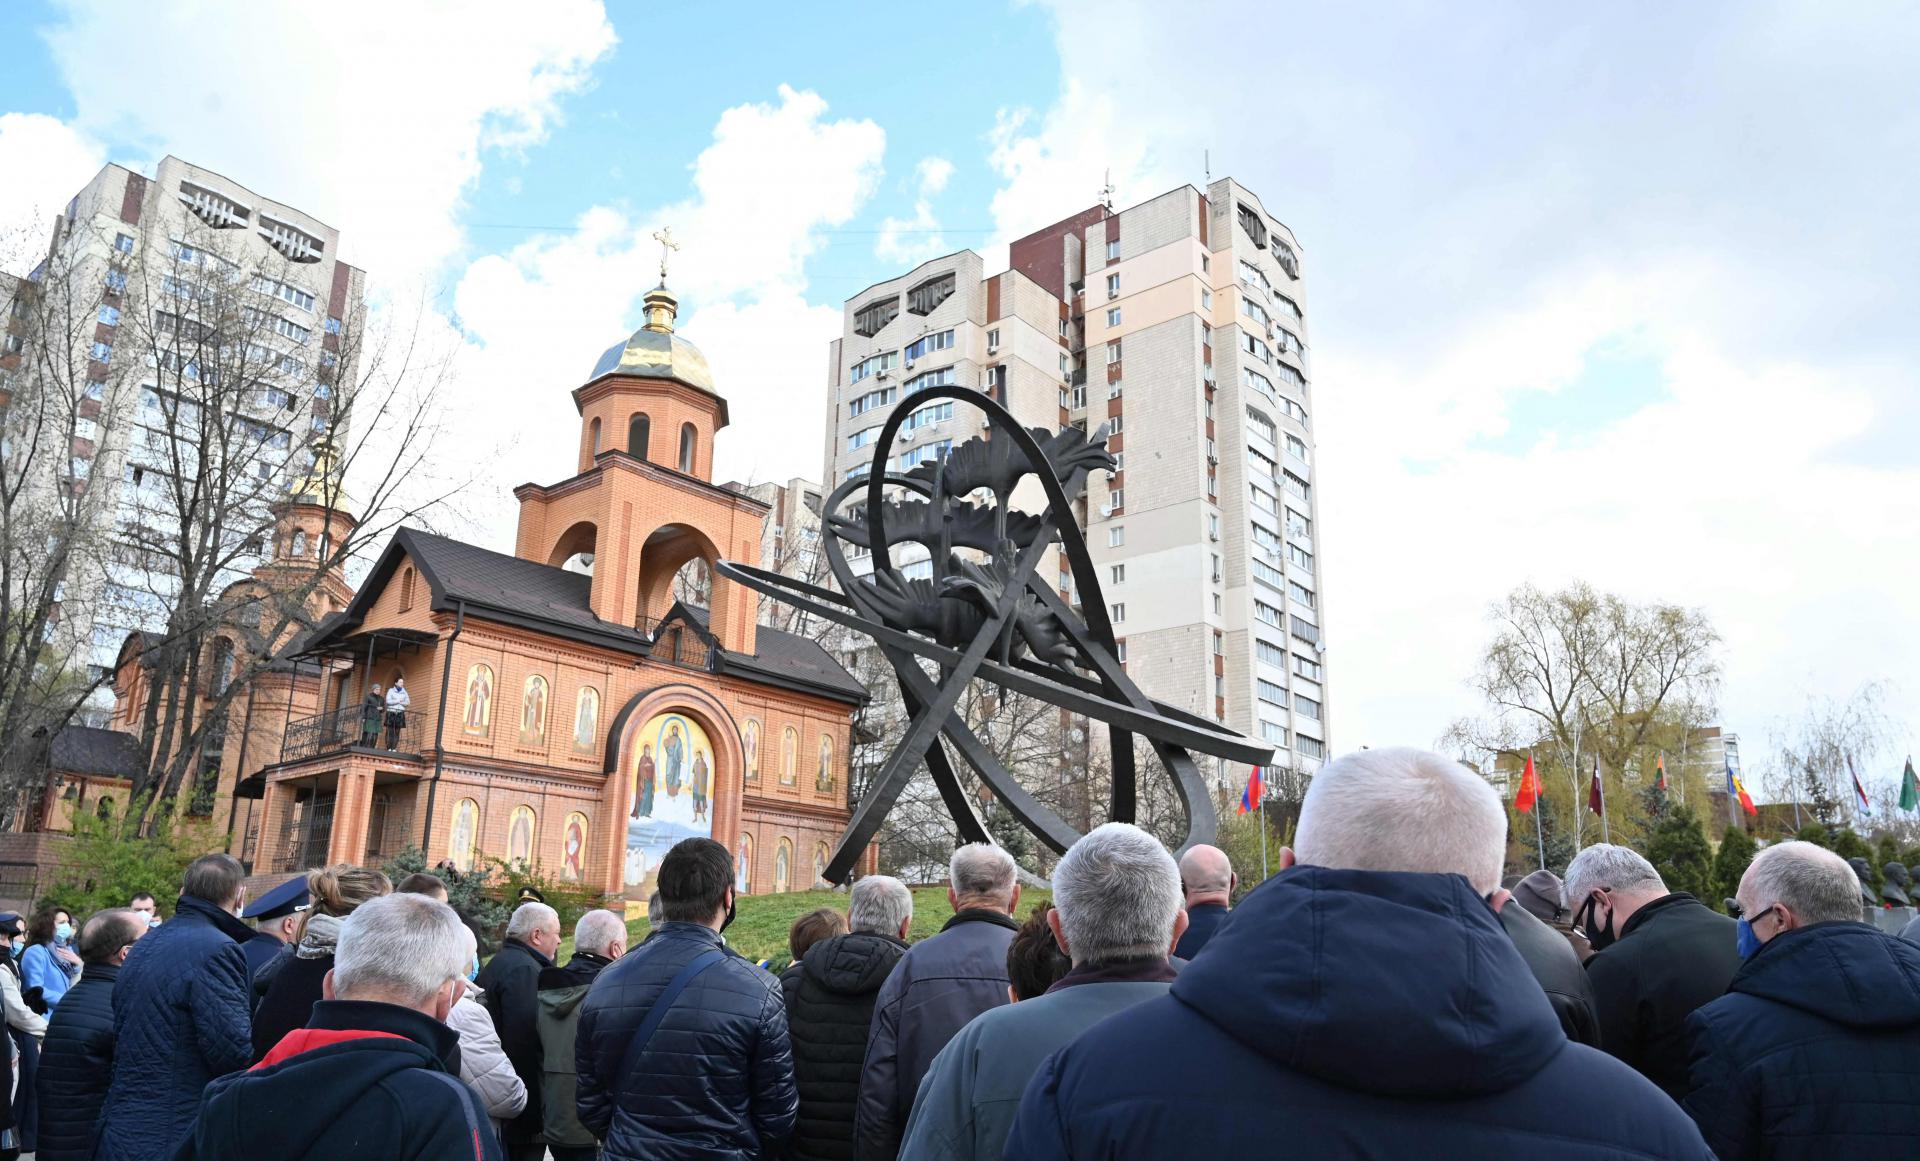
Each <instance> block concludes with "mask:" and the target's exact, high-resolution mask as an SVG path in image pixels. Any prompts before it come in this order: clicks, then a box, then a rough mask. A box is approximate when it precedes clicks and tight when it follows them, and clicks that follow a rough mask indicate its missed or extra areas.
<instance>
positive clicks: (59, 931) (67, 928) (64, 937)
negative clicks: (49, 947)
mask: <svg viewBox="0 0 1920 1161" xmlns="http://www.w3.org/2000/svg"><path fill="white" fill-rule="evenodd" d="M53 937H54V938H55V939H57V940H59V941H60V942H61V943H65V942H67V941H68V940H69V939H72V938H73V924H71V923H57V924H55V925H54V928H53Z"/></svg>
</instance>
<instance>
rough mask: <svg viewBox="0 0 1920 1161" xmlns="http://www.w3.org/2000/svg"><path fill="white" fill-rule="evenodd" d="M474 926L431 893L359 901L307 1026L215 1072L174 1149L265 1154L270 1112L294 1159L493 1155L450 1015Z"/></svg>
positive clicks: (195, 1155) (188, 1157)
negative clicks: (228, 1070) (246, 1063)
mask: <svg viewBox="0 0 1920 1161" xmlns="http://www.w3.org/2000/svg"><path fill="white" fill-rule="evenodd" d="M149 938H152V937H151V936H150V937H149ZM468 938H469V936H468V933H467V929H466V927H465V925H463V924H462V923H461V922H460V917H459V916H458V915H455V914H454V912H453V908H451V907H448V906H447V905H446V904H445V903H441V902H439V901H437V900H435V899H431V898H428V897H427V896H425V895H415V894H405V895H383V896H381V897H379V898H377V899H372V900H369V901H368V902H366V903H363V904H361V905H360V906H359V907H356V908H355V909H354V911H353V913H352V914H350V915H348V916H347V917H346V918H345V919H344V920H343V921H342V922H341V925H340V933H339V939H338V941H337V943H336V944H335V948H334V957H333V970H332V971H331V972H329V973H328V974H327V978H326V981H325V983H324V985H323V993H324V995H323V998H322V999H321V1000H320V1001H319V1002H318V1003H316V1004H314V1006H313V1014H312V1017H311V1019H309V1020H308V1022H307V1026H306V1027H305V1028H302V1029H298V1030H296V1031H294V1032H290V1033H288V1034H287V1036H286V1037H285V1038H283V1039H282V1040H281V1041H280V1042H279V1043H278V1044H277V1045H275V1046H274V1049H273V1051H272V1052H270V1053H268V1054H267V1057H266V1059H264V1060H262V1061H261V1062H260V1063H259V1064H258V1065H256V1066H255V1067H253V1068H252V1069H250V1070H248V1071H245V1072H236V1073H234V1074H232V1075H230V1076H224V1077H221V1078H220V1079H218V1080H215V1081H214V1082H213V1083H211V1084H209V1085H208V1086H207V1088H206V1093H205V1095H204V1096H202V1097H201V1099H200V1100H199V1101H198V1102H197V1103H198V1109H199V1117H198V1119H197V1121H196V1122H195V1124H194V1126H193V1129H192V1132H191V1135H190V1136H189V1139H188V1141H187V1143H186V1144H185V1145H184V1146H182V1148H181V1149H180V1151H179V1152H178V1153H176V1154H174V1156H175V1157H176V1158H179V1159H181V1161H242V1159H246V1158H254V1157H258V1156H260V1155H261V1144H260V1141H259V1138H258V1132H257V1130H258V1126H259V1124H260V1122H261V1119H262V1118H263V1117H265V1118H268V1119H270V1120H271V1122H272V1124H273V1126H274V1129H275V1132H276V1134H277V1139H278V1140H279V1141H280V1142H281V1143H283V1144H284V1145H285V1146H286V1147H285V1148H284V1149H281V1150H280V1151H279V1155H281V1156H286V1157H289V1158H292V1157H365V1158H374V1157H409V1158H422V1159H425V1158H433V1159H435V1161H440V1159H446V1161H453V1159H455V1158H459V1159H462V1161H466V1159H472V1161H498V1158H500V1156H501V1153H500V1145H499V1142H498V1141H497V1140H496V1139H495V1138H494V1136H493V1134H492V1133H491V1132H489V1131H488V1130H487V1128H486V1125H487V1120H486V1117H487V1112H486V1107H485V1106H484V1105H483V1104H482V1103H481V1100H480V1097H479V1094H477V1093H475V1092H474V1091H473V1090H472V1089H471V1088H469V1087H467V1085H465V1084H464V1083H462V1082H461V1080H460V1079H459V1077H458V1076H457V1075H455V1071H456V1067H457V1066H456V1065H455V1063H454V1061H455V1060H456V1058H457V1057H458V1055H459V1037H458V1035H456V1034H455V1033H454V1031H453V1030H452V1029H451V1028H449V1027H447V1024H446V1020H447V1016H448V1014H449V1013H450V1012H451V1011H452V1009H453V1005H454V1004H455V1003H456V1002H458V1000H459V998H460V993H461V990H462V988H463V987H464V986H465V984H466V974H467V967H468V964H469V963H470V962H471V959H470V953H469V951H468V947H469V944H468V942H467V941H468Z"/></svg>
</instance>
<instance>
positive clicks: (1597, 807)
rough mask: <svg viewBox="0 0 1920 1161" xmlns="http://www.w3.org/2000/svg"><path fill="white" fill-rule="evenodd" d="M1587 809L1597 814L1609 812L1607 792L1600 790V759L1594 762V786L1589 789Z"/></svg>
mask: <svg viewBox="0 0 1920 1161" xmlns="http://www.w3.org/2000/svg"><path fill="white" fill-rule="evenodd" d="M1587 809H1588V810H1591V811H1592V812H1593V813H1595V814H1605V813H1606V812H1607V798H1606V792H1605V791H1603V790H1601V789H1600V759H1598V758H1595V759H1594V760H1593V784H1592V785H1591V786H1588V787H1587Z"/></svg>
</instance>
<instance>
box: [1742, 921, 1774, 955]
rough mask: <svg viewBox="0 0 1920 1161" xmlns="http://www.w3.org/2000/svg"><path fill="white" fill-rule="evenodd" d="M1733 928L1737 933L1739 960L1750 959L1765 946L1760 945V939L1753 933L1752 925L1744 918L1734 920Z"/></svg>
mask: <svg viewBox="0 0 1920 1161" xmlns="http://www.w3.org/2000/svg"><path fill="white" fill-rule="evenodd" d="M1734 926H1735V928H1736V929H1737V930H1738V931H1739V948H1740V958H1741V959H1752V958H1753V957H1754V956H1756V955H1759V954H1760V949H1761V948H1763V947H1765V946H1767V945H1766V944H1764V943H1761V942H1760V937H1759V936H1757V935H1755V934H1754V933H1753V924H1751V923H1748V922H1747V921H1746V918H1745V917H1744V916H1742V917H1741V918H1739V919H1736V920H1734Z"/></svg>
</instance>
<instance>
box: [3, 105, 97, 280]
mask: <svg viewBox="0 0 1920 1161" xmlns="http://www.w3.org/2000/svg"><path fill="white" fill-rule="evenodd" d="M104 160H105V155H104V153H103V152H102V150H101V148H100V146H99V144H98V143H96V142H94V141H91V140H89V139H88V138H87V137H86V136H85V135H83V134H81V133H78V132H75V131H74V129H73V128H72V127H71V126H69V125H67V124H66V123H65V122H63V121H61V120H59V119H58V118H55V117H47V116H44V115H42V114H39V113H3V114H0V174H5V175H6V177H5V179H4V180H0V267H4V268H5V269H7V270H9V271H11V272H12V273H15V274H19V273H24V272H25V270H26V269H28V268H31V267H32V266H33V264H34V262H35V261H37V260H38V259H39V258H40V257H41V255H43V254H44V253H45V252H46V245H47V232H48V231H49V230H51V229H52V228H53V219H54V217H55V215H57V214H59V213H60V211H61V210H62V209H63V208H64V207H65V206H66V204H67V199H69V198H71V197H72V196H73V195H74V194H76V193H78V192H79V191H80V187H81V186H83V185H85V184H86V183H87V180H88V179H89V178H91V177H92V176H93V175H94V174H95V173H97V172H98V171H99V169H100V166H101V164H102V163H103V161H104Z"/></svg>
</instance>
